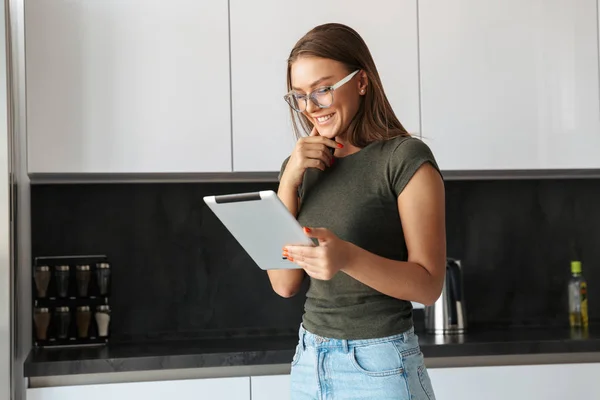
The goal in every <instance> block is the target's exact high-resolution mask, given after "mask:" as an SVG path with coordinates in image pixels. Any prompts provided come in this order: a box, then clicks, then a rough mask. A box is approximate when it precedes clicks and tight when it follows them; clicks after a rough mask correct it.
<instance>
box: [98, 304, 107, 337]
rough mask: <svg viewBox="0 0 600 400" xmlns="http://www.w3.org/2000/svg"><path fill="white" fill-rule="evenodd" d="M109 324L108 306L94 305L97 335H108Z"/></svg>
mask: <svg viewBox="0 0 600 400" xmlns="http://www.w3.org/2000/svg"><path fill="white" fill-rule="evenodd" d="M109 324H110V307H109V306H105V305H103V306H98V307H96V325H97V326H98V336H99V337H107V336H108V326H109Z"/></svg>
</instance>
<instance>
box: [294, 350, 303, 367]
mask: <svg viewBox="0 0 600 400" xmlns="http://www.w3.org/2000/svg"><path fill="white" fill-rule="evenodd" d="M301 356H302V346H300V344H297V345H296V351H295V352H294V357H293V358H292V367H293V366H294V365H296V364H298V361H300V357H301Z"/></svg>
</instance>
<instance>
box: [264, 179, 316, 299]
mask: <svg viewBox="0 0 600 400" xmlns="http://www.w3.org/2000/svg"><path fill="white" fill-rule="evenodd" d="M277 196H278V197H279V198H280V199H281V201H282V202H283V204H285V206H286V207H287V209H288V210H289V211H290V213H292V215H293V216H294V217H295V216H296V215H297V214H298V204H299V198H298V189H297V188H294V187H291V186H286V185H285V184H281V185H280V186H279V189H278V190H277ZM267 274H268V275H269V280H270V281H271V286H272V287H273V290H274V291H275V293H277V294H278V295H280V296H281V297H292V296H294V295H295V294H296V293H298V290H300V286H301V285H302V281H304V277H305V276H306V274H305V272H304V270H303V269H289V270H288V269H272V270H268V271H267Z"/></svg>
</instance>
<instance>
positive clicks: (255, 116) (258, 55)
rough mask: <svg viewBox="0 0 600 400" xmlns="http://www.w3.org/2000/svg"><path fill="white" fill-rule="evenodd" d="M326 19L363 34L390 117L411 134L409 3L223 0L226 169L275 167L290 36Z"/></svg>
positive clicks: (413, 59) (284, 143)
mask: <svg viewBox="0 0 600 400" xmlns="http://www.w3.org/2000/svg"><path fill="white" fill-rule="evenodd" d="M365 7H366V8H365ZM369 16H370V17H369ZM326 22H341V23H344V24H347V25H349V26H350V27H352V28H354V29H355V30H356V31H358V33H359V34H360V35H361V36H362V37H363V39H364V40H365V42H366V43H367V46H369V49H370V50H371V54H372V55H373V58H374V60H375V63H376V65H377V68H378V70H379V73H380V75H381V79H382V81H383V86H384V88H385V90H386V94H387V95H388V98H389V100H390V102H391V104H392V107H393V108H394V110H395V112H396V113H397V115H398V118H399V119H400V121H401V122H402V123H403V124H404V126H405V127H406V129H407V130H409V131H411V132H417V133H418V131H419V97H418V95H419V90H418V57H417V17H416V0H399V1H388V0H372V1H369V2H368V6H366V5H365V2H364V1H362V0H331V1H319V0H306V1H301V2H289V1H281V0H255V1H247V0H231V62H232V65H231V68H232V71H231V79H232V102H233V103H232V121H233V161H234V162H233V169H234V171H279V169H280V167H281V163H282V161H283V160H284V159H285V157H287V156H288V155H289V154H290V152H291V150H292V149H293V146H294V144H295V137H294V134H293V132H292V127H291V120H290V115H289V111H288V105H287V104H286V103H285V101H284V100H283V95H284V94H285V93H286V92H287V88H286V69H287V58H288V56H289V54H290V51H291V50H292V48H293V47H294V44H295V43H296V42H297V41H298V39H300V38H301V37H302V36H303V35H304V34H305V33H306V32H308V31H309V30H310V29H312V28H313V27H315V26H316V25H319V24H322V23H326Z"/></svg>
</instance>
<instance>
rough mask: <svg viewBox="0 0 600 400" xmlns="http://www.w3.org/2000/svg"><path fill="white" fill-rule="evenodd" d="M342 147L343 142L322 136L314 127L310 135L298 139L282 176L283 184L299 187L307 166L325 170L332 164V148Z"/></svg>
mask: <svg viewBox="0 0 600 400" xmlns="http://www.w3.org/2000/svg"><path fill="white" fill-rule="evenodd" d="M336 147H339V148H342V147H343V145H342V144H341V143H338V142H336V141H335V140H331V139H328V138H326V137H323V136H320V135H319V133H318V132H317V129H316V128H313V129H312V132H311V133H310V136H308V137H303V138H300V139H298V142H296V147H294V151H293V152H292V154H291V156H290V159H289V161H288V163H287V165H286V167H285V171H284V172H283V175H282V177H281V184H285V185H289V186H290V187H293V188H298V187H299V186H300V185H301V184H302V179H303V178H304V171H305V170H306V169H307V168H318V169H320V170H321V171H325V168H327V167H329V166H331V163H332V161H333V155H332V153H333V152H332V151H331V150H330V149H331V148H333V149H335V148H336Z"/></svg>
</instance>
